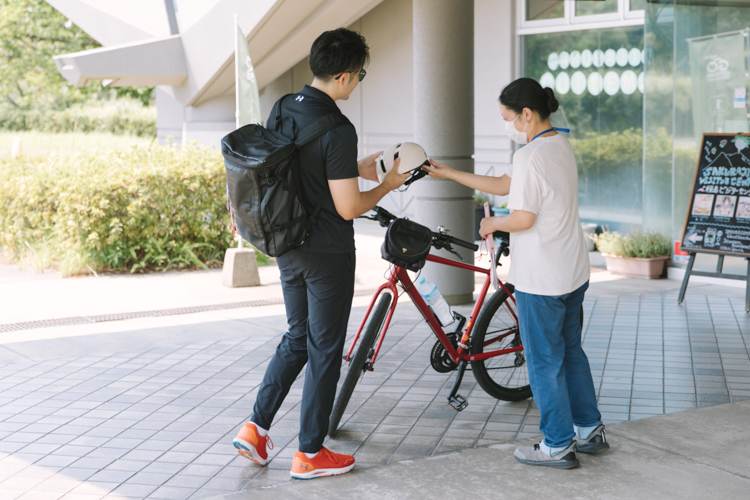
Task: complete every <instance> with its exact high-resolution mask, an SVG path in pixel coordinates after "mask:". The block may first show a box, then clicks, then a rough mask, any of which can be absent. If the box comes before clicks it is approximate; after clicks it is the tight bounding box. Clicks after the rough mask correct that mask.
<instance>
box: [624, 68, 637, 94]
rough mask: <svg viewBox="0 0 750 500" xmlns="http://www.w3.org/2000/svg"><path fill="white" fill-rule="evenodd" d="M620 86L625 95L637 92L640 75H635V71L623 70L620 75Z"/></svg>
mask: <svg viewBox="0 0 750 500" xmlns="http://www.w3.org/2000/svg"><path fill="white" fill-rule="evenodd" d="M620 88H621V89H622V93H623V94H625V95H630V94H632V93H633V92H635V90H636V89H637V88H638V77H637V76H635V72H634V71H631V70H626V71H623V72H622V76H621V77H620Z"/></svg>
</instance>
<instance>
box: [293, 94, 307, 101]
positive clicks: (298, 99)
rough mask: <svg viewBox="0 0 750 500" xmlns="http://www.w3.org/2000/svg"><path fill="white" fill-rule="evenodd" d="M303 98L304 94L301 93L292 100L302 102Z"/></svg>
mask: <svg viewBox="0 0 750 500" xmlns="http://www.w3.org/2000/svg"><path fill="white" fill-rule="evenodd" d="M304 98H305V96H303V95H298V96H297V97H295V99H294V100H295V101H297V102H302V99H304Z"/></svg>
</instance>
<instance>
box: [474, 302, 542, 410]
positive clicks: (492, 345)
mask: <svg viewBox="0 0 750 500" xmlns="http://www.w3.org/2000/svg"><path fill="white" fill-rule="evenodd" d="M506 303H507V305H506ZM508 306H510V307H511V308H513V311H514V312H515V308H514V304H513V301H511V300H509V298H508V295H507V294H506V293H505V291H504V290H498V291H497V292H495V293H494V294H493V295H492V297H490V299H489V300H488V301H487V304H486V305H485V306H484V308H483V309H482V312H481V313H479V318H478V319H477V324H476V327H475V329H474V334H473V335H472V340H471V353H472V354H479V353H482V352H491V351H498V350H502V349H509V348H511V347H516V346H519V345H521V336H520V335H519V333H518V328H517V326H518V324H517V323H516V320H515V318H514V317H513V315H512V314H511V312H510V311H509V310H508ZM471 369H472V372H473V373H474V378H476V379H477V382H478V383H479V385H480V386H481V387H482V389H484V390H485V392H487V394H489V395H490V396H492V397H494V398H497V399H501V400H503V401H521V400H523V399H527V398H530V397H531V387H530V386H529V374H528V371H527V368H526V356H525V355H524V352H523V350H521V351H515V352H511V353H509V354H504V355H500V356H495V357H492V358H488V359H485V360H484V361H474V362H472V363H471Z"/></svg>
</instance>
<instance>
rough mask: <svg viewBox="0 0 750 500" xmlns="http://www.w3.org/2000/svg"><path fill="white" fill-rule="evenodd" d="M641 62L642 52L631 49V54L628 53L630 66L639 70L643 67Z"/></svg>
mask: <svg viewBox="0 0 750 500" xmlns="http://www.w3.org/2000/svg"><path fill="white" fill-rule="evenodd" d="M641 60H642V59H641V51H640V50H638V49H630V52H628V62H629V63H630V65H631V66H633V67H634V68H637V67H638V66H640V65H641Z"/></svg>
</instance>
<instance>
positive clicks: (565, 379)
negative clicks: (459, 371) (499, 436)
mask: <svg viewBox="0 0 750 500" xmlns="http://www.w3.org/2000/svg"><path fill="white" fill-rule="evenodd" d="M588 287H589V284H588V282H586V283H585V284H584V285H583V286H581V287H580V288H579V289H577V290H575V291H573V292H571V293H567V294H565V295H555V296H548V295H534V294H530V293H523V292H520V291H518V290H516V301H517V307H518V322H519V328H520V333H521V341H522V342H523V349H524V352H525V353H526V365H527V368H528V371H529V382H530V384H531V391H532V392H533V393H534V399H535V400H536V405H537V406H538V407H539V413H540V414H541V420H540V421H539V430H540V431H542V434H544V442H545V444H546V445H547V446H550V447H553V448H556V447H562V446H568V445H569V444H570V443H571V442H572V441H573V437H574V436H575V432H574V431H573V424H575V425H577V426H579V427H588V426H593V425H599V424H601V423H602V420H601V418H602V416H601V414H600V413H599V409H598V408H597V407H596V391H595V390H594V380H593V378H592V377H591V368H590V367H589V360H588V358H587V357H586V353H584V352H583V347H582V346H581V323H580V321H581V304H583V295H584V293H585V292H586V289H587V288H588Z"/></svg>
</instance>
